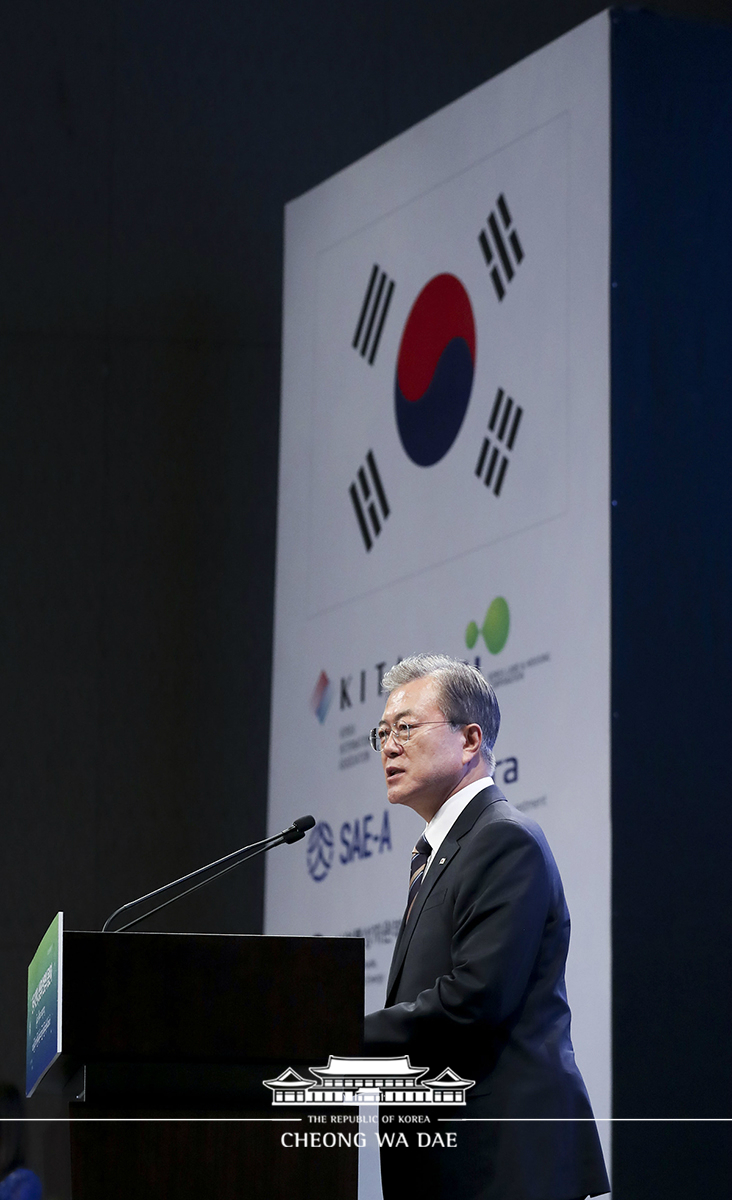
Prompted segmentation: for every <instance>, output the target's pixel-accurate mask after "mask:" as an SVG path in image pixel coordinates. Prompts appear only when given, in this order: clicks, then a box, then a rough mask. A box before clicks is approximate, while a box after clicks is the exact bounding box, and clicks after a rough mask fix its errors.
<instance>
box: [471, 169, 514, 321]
mask: <svg viewBox="0 0 732 1200" xmlns="http://www.w3.org/2000/svg"><path fill="white" fill-rule="evenodd" d="M496 208H497V209H498V212H499V214H500V217H501V224H502V225H503V229H504V231H505V237H504V234H503V233H502V232H501V228H500V225H499V224H498V219H497V217H496V212H495V209H494V210H493V212H491V213H490V214H489V216H488V231H486V229H485V228H483V229H481V231H480V233H479V234H478V241H479V242H480V248H481V250H482V251H483V257H484V258H485V261H486V265H487V266H488V270H489V271H490V276H491V279H492V281H493V287H494V288H495V292H496V295H497V296H498V299H499V300H502V299H503V297H504V296H505V295H506V289H507V287H508V285H509V283H510V282H511V280H512V279H513V277H514V275H515V274H516V267H518V265H519V263H520V262H521V261H522V260H523V257H524V250H523V246H522V245H521V242H520V241H519V236H518V234H517V232H516V230H515V229H512V228H511V226H512V224H513V218H512V216H511V214H510V212H509V210H508V205H507V204H506V197H505V196H504V195H503V192H501V194H500V196H499V197H498V199H497V201H496ZM489 234H490V237H489ZM491 242H492V243H493V245H492V246H491ZM494 251H495V253H494ZM510 251H513V255H511V253H510ZM512 258H513V261H512ZM501 268H503V273H501Z"/></svg>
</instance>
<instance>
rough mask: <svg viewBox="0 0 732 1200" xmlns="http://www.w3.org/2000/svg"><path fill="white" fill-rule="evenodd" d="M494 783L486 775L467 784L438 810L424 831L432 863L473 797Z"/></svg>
mask: <svg viewBox="0 0 732 1200" xmlns="http://www.w3.org/2000/svg"><path fill="white" fill-rule="evenodd" d="M492 783H493V779H492V777H491V776H490V775H484V776H483V777H482V778H481V779H476V780H475V781H474V782H473V783H466V785H465V787H462V788H460V790H459V791H457V792H455V793H453V795H452V796H449V797H448V799H447V800H446V801H445V803H444V804H443V805H442V807H441V808H438V810H437V812H436V813H435V815H434V817H433V818H432V820H431V821H430V822H429V823H428V825H427V827H426V828H425V831H424V836H425V837H426V838H427V841H428V842H429V844H430V862H431V861H432V857H433V855H434V853H435V851H436V850H437V848H438V846H440V845H441V844H442V842H444V840H445V838H446V837H447V835H448V833H449V832H450V830H451V829H452V827H453V825H454V824H455V822H456V821H457V819H458V817H459V816H460V813H461V812H462V811H463V809H464V808H467V806H468V805H469V804H470V801H471V800H472V799H473V796H477V795H478V792H482V791H483V789H484V788H487V787H490V786H491V785H492ZM428 865H429V864H428Z"/></svg>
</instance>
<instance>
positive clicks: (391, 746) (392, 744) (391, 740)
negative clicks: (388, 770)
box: [382, 729, 403, 758]
mask: <svg viewBox="0 0 732 1200" xmlns="http://www.w3.org/2000/svg"><path fill="white" fill-rule="evenodd" d="M382 749H383V752H384V754H389V755H391V757H392V758H393V757H394V755H395V754H401V752H402V749H403V746H402V743H401V742H400V741H399V738H398V737H397V735H396V731H395V730H394V729H390V730H389V732H388V734H387V736H386V741H385V742H384V745H383V747H382Z"/></svg>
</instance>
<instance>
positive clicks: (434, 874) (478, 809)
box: [386, 784, 506, 1005]
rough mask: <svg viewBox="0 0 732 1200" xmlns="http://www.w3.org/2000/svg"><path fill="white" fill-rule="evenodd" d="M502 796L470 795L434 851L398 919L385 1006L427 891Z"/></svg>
mask: <svg viewBox="0 0 732 1200" xmlns="http://www.w3.org/2000/svg"><path fill="white" fill-rule="evenodd" d="M505 799H506V797H505V796H504V795H503V792H502V791H501V790H500V788H497V787H496V785H495V784H491V785H489V786H488V787H487V788H484V789H483V791H481V792H478V793H477V795H475V796H473V799H472V800H471V801H470V803H469V804H466V806H465V808H464V809H463V811H462V812H461V813H460V816H459V817H458V818H457V820H456V821H455V824H454V825H453V826H452V828H451V829H450V830H449V832H448V833H447V834H446V836H445V838H444V840H443V841H442V842H441V843H440V845H439V846H438V848H437V851H436V852H435V857H436V859H437V861H436V862H431V863H430V869H429V871H428V872H427V878H426V879H425V881H424V883H423V884H422V886H421V888H420V889H419V894H418V896H417V899H416V900H415V902H414V907H413V908H412V911H411V913H410V915H409V921H408V922H405V920H404V917H402V923H401V927H400V929H399V933H398V934H397V940H396V942H395V944H394V954H393V957H392V960H391V968H390V970H389V981H388V983H387V988H386V1003H387V1005H388V1004H390V1003H391V999H390V998H391V993H392V991H393V989H394V987H395V986H396V983H397V980H398V978H399V973H400V971H401V969H402V965H403V963H404V959H405V957H406V954H407V950H408V949H409V943H410V942H411V940H412V937H413V935H414V930H415V928H416V926H417V922H418V921H419V917H420V913H421V912H422V909H423V908H424V906H425V902H426V901H427V898H428V897H429V895H430V892H431V891H432V890H433V888H434V887H435V886H436V884H437V883H438V881H439V880H440V878H441V876H442V873H443V871H446V870H447V868H448V866H449V865H450V863H451V861H452V859H453V858H454V857H455V855H456V854H457V853H458V851H459V849H460V839H461V838H463V837H465V835H466V834H467V833H469V832H470V830H471V829H472V828H473V826H474V825H475V822H476V821H477V820H478V817H479V816H480V814H481V813H482V812H484V811H485V809H486V808H488V807H490V805H491V804H495V802H496V801H497V800H505Z"/></svg>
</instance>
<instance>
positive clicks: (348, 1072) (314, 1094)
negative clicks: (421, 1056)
mask: <svg viewBox="0 0 732 1200" xmlns="http://www.w3.org/2000/svg"><path fill="white" fill-rule="evenodd" d="M309 1071H310V1074H311V1076H314V1078H311V1079H308V1078H307V1077H306V1076H303V1075H299V1074H298V1073H297V1071H295V1070H293V1068H292V1067H287V1069H286V1070H285V1071H283V1072H282V1074H281V1075H278V1076H277V1078H276V1079H263V1080H262V1082H263V1084H264V1086H265V1087H268V1088H269V1089H270V1091H271V1092H272V1104H273V1105H274V1106H277V1105H288V1106H292V1105H321V1104H323V1105H330V1106H334V1105H336V1106H337V1105H339V1104H379V1105H381V1106H382V1107H383V1106H384V1105H392V1106H402V1105H405V1106H406V1105H408V1106H410V1107H415V1106H421V1105H432V1104H440V1105H448V1104H450V1105H464V1104H465V1093H466V1092H467V1091H468V1090H469V1089H470V1088H471V1087H474V1085H475V1080H474V1079H463V1078H461V1076H460V1075H458V1074H457V1073H456V1072H455V1071H453V1070H452V1068H451V1067H446V1068H445V1070H444V1071H441V1072H440V1074H439V1075H436V1076H435V1077H434V1079H424V1078H423V1076H424V1075H426V1074H427V1072H428V1068H427V1067H413V1066H412V1064H411V1062H410V1059H409V1055H408V1054H404V1055H400V1056H398V1057H395V1058H340V1057H337V1056H336V1055H334V1054H331V1055H329V1057H328V1065H327V1066H326V1067H310V1068H309Z"/></svg>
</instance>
